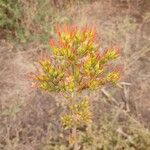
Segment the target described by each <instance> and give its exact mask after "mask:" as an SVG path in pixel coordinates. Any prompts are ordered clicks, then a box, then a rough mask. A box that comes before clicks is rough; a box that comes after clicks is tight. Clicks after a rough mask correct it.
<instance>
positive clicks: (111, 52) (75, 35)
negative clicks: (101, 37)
mask: <svg viewBox="0 0 150 150" xmlns="http://www.w3.org/2000/svg"><path fill="white" fill-rule="evenodd" d="M56 33H57V35H58V39H57V40H54V39H52V40H50V46H51V50H52V52H53V55H54V56H53V60H54V61H55V62H53V61H52V59H50V57H47V58H43V59H42V60H40V61H39V63H40V64H41V67H42V69H43V72H40V73H39V74H37V75H36V78H35V82H36V84H37V86H38V87H39V88H41V89H43V90H48V91H59V92H65V91H67V92H80V91H82V90H85V89H93V90H95V89H97V88H99V87H101V86H103V85H105V84H108V83H116V82H117V81H118V80H119V79H120V70H116V69H115V68H114V67H113V66H111V65H110V64H109V63H110V62H111V61H113V60H115V59H117V58H118V57H119V51H118V49H114V48H110V49H106V50H104V51H103V52H101V51H100V47H99V44H98V42H97V39H96V37H97V34H96V30H95V28H88V27H84V28H81V29H79V28H77V27H75V26H64V27H62V28H60V27H57V28H56ZM108 64H109V65H108ZM110 67H111V68H110Z"/></svg>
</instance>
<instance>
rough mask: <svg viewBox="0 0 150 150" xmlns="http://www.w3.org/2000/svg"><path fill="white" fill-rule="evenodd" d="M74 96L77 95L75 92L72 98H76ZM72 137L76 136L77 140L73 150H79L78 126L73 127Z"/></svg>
mask: <svg viewBox="0 0 150 150" xmlns="http://www.w3.org/2000/svg"><path fill="white" fill-rule="evenodd" d="M74 96H75V93H72V94H71V98H72V99H74ZM72 103H73V102H72ZM72 137H74V138H75V142H74V144H73V150H78V149H79V147H78V143H77V128H76V127H73V128H72Z"/></svg>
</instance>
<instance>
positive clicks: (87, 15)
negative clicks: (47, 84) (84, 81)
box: [0, 0, 150, 150]
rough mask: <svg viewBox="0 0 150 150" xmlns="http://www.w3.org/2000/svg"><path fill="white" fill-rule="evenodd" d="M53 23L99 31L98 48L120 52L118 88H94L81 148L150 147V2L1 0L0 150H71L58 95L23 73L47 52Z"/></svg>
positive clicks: (145, 149)
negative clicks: (89, 124)
mask: <svg viewBox="0 0 150 150" xmlns="http://www.w3.org/2000/svg"><path fill="white" fill-rule="evenodd" d="M57 24H60V25H61V24H62V25H63V24H74V25H78V26H83V25H86V24H88V25H90V26H92V25H94V26H96V29H97V32H98V35H99V42H100V45H101V48H102V49H103V48H106V47H110V46H116V47H119V48H120V49H121V58H120V60H119V63H121V64H122V65H123V66H124V73H123V77H122V81H121V83H120V87H104V88H102V89H100V90H98V91H95V92H94V94H93V95H92V97H91V98H92V100H93V120H94V125H93V127H92V132H91V133H88V134H85V133H82V130H81V137H80V140H79V145H80V149H83V150H84V149H85V150H87V149H89V150H99V149H100V150H112V149H113V150H122V149H125V150H149V149H150V140H149V139H150V132H149V128H150V94H149V91H150V67H149V66H150V0H0V150H69V146H68V142H67V138H64V137H67V135H68V131H63V129H62V127H61V126H60V120H59V116H60V114H61V113H62V112H63V102H64V100H63V98H62V97H61V96H59V95H58V94H57V93H55V94H49V93H45V92H42V91H39V90H37V89H32V88H31V81H29V79H28V78H27V74H28V73H30V72H32V71H34V70H36V69H35V68H36V67H35V66H36V62H37V59H38V56H39V54H41V53H44V52H47V51H50V48H49V39H50V38H52V37H55V30H54V27H55V25H57Z"/></svg>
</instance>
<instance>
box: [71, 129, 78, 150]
mask: <svg viewBox="0 0 150 150" xmlns="http://www.w3.org/2000/svg"><path fill="white" fill-rule="evenodd" d="M72 136H73V137H75V143H74V145H73V150H78V143H77V129H76V127H74V128H73V129H72Z"/></svg>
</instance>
